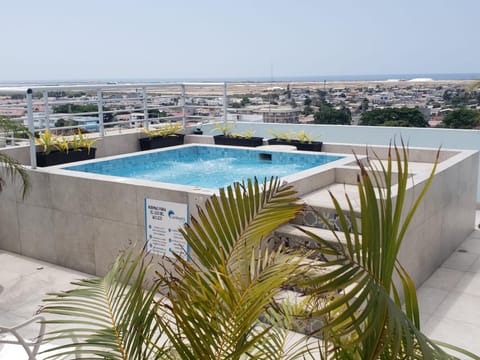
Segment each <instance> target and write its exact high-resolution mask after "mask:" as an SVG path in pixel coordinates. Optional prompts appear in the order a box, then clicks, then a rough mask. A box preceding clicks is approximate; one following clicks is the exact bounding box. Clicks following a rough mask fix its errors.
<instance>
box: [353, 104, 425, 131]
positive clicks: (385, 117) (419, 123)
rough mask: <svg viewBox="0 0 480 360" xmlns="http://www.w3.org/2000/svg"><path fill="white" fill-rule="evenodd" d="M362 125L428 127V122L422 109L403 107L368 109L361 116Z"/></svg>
mask: <svg viewBox="0 0 480 360" xmlns="http://www.w3.org/2000/svg"><path fill="white" fill-rule="evenodd" d="M360 125H368V126H403V127H428V122H427V121H426V120H425V118H424V117H423V114H422V113H421V112H420V110H418V109H414V108H407V107H402V108H398V109H396V108H386V109H375V110H371V111H366V112H364V113H362V115H361V117H360Z"/></svg>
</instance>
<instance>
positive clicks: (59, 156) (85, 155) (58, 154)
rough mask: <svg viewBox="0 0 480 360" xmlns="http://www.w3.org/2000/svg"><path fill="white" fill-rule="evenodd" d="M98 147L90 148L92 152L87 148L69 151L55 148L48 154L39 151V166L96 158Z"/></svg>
mask: <svg viewBox="0 0 480 360" xmlns="http://www.w3.org/2000/svg"><path fill="white" fill-rule="evenodd" d="M96 150H97V149H96V148H93V147H92V148H90V152H88V150H87V149H86V148H81V149H79V150H76V151H74V150H69V151H68V153H66V152H63V151H59V150H53V151H51V152H49V153H48V154H46V153H44V152H43V151H42V152H37V166H39V167H45V166H53V165H60V164H66V163H71V162H75V161H83V160H90V159H95V151H96Z"/></svg>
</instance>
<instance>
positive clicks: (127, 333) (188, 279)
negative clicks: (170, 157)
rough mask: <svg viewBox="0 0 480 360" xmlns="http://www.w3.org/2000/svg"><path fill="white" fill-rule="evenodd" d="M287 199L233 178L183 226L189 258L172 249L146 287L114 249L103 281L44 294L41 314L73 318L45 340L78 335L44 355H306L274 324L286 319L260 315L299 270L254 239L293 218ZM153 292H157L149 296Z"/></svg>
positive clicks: (287, 190)
mask: <svg viewBox="0 0 480 360" xmlns="http://www.w3.org/2000/svg"><path fill="white" fill-rule="evenodd" d="M295 202H296V198H295V196H294V191H293V190H292V188H291V186H288V185H280V182H279V180H278V179H275V180H271V181H270V182H265V183H264V184H263V186H261V185H260V184H259V183H258V182H257V181H254V182H252V181H248V182H247V183H246V184H239V183H237V184H234V185H233V186H231V187H228V188H227V189H226V190H220V194H219V196H213V197H212V198H211V199H210V200H209V201H207V202H206V204H205V207H204V209H202V208H199V209H198V219H196V218H193V217H192V218H191V223H190V225H186V226H185V228H184V230H183V231H182V233H183V235H184V237H185V239H186V240H187V242H188V244H189V246H190V248H191V249H192V251H193V253H194V254H193V256H192V258H191V259H190V261H184V260H182V258H181V257H177V258H176V259H175V261H173V270H172V271H167V270H165V272H164V273H158V279H159V281H158V282H156V283H155V285H153V286H151V287H150V288H149V289H148V291H147V292H146V293H143V292H142V282H143V280H144V275H145V273H146V272H147V266H146V264H145V261H144V260H143V259H144V255H143V254H140V255H138V256H137V257H136V258H135V261H133V262H132V261H130V257H131V255H128V257H127V258H126V259H125V258H124V257H125V256H122V257H120V259H119V260H118V261H117V263H116V265H115V267H114V268H113V269H112V271H111V272H110V273H109V274H108V275H107V276H106V277H105V278H104V279H94V280H85V281H81V282H79V283H76V284H75V285H77V286H78V288H77V289H74V290H71V291H67V292H62V293H58V294H51V296H50V297H49V298H48V299H47V300H46V302H47V305H46V306H45V307H44V309H43V313H47V314H54V315H61V316H68V315H70V316H72V318H71V319H69V320H67V322H69V323H71V325H72V326H70V327H68V328H66V329H63V330H59V331H54V332H52V333H50V335H49V337H47V341H48V340H50V341H51V340H53V339H57V338H58V336H61V337H62V338H68V337H73V338H76V339H79V341H76V342H72V343H70V344H67V345H66V346H64V347H61V348H57V349H53V350H52V354H56V353H57V352H58V351H62V353H63V354H77V353H79V349H78V346H80V348H81V353H82V354H84V355H88V356H91V357H93V358H95V356H99V357H97V358H102V356H107V354H108V358H109V359H155V358H162V359H163V358H172V359H227V358H228V359H241V358H244V357H245V356H248V355H249V354H250V355H251V356H253V357H255V358H259V359H260V358H263V359H288V358H295V357H297V356H299V354H301V353H305V352H306V351H308V349H307V348H306V347H305V346H301V347H300V346H297V347H295V346H294V347H295V349H292V348H286V347H285V346H284V343H285V341H286V338H287V335H288V332H287V331H286V330H285V329H284V327H278V326H274V324H276V323H277V322H281V323H282V325H284V326H285V322H286V321H288V319H287V320H285V318H283V317H282V318H280V316H278V314H276V313H275V312H270V313H269V314H268V320H269V324H264V323H261V322H260V321H259V318H260V317H261V316H262V315H265V314H266V309H267V308H270V307H271V305H273V303H274V297H275V295H277V294H278V293H279V292H280V291H281V286H282V285H283V284H284V283H285V282H286V281H291V279H292V278H294V277H298V276H299V275H300V272H301V271H303V270H302V266H301V265H300V260H299V258H298V257H294V256H291V255H289V254H284V253H282V252H279V251H270V250H269V249H268V248H267V247H263V246H262V244H263V243H264V241H265V240H266V238H267V237H268V235H269V234H271V233H272V231H273V230H275V229H276V228H277V227H278V226H280V225H282V224H283V223H285V222H287V221H289V220H291V219H293V218H294V217H295V215H296V213H297V212H298V211H299V210H300V209H301V207H302V206H301V205H300V204H296V203H295ZM137 273H138V275H137ZM126 283H130V286H126V285H125V284H126ZM157 290H160V292H161V293H162V294H164V296H160V297H159V299H158V301H153V295H154V294H155V293H156V292H157ZM73 317H76V318H73ZM64 322H65V319H62V318H58V319H54V320H51V321H49V322H48V323H50V324H62V323H64ZM83 324H86V325H87V328H85V327H84V326H83ZM287 325H288V324H287ZM160 339H162V341H160ZM163 339H167V341H164V340H163ZM305 341H307V338H306V337H300V339H299V340H297V341H294V343H305ZM292 350H293V351H292ZM144 354H148V356H144Z"/></svg>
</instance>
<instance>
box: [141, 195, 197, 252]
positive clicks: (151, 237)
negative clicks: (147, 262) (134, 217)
mask: <svg viewBox="0 0 480 360" xmlns="http://www.w3.org/2000/svg"><path fill="white" fill-rule="evenodd" d="M187 216H188V205H187V204H181V203H174V202H170V201H163V200H154V199H147V198H145V236H146V241H147V250H148V251H149V252H152V253H153V254H157V255H161V256H169V257H173V254H174V253H175V254H177V255H179V256H180V257H182V258H183V259H185V260H188V254H189V248H188V245H187V242H186V241H185V239H184V238H183V236H182V234H181V233H180V231H179V229H180V228H181V227H183V225H184V224H185V223H186V222H187Z"/></svg>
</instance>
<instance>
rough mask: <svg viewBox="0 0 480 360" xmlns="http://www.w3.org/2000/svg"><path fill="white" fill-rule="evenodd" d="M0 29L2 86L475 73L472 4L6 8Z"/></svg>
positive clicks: (478, 4)
mask: <svg viewBox="0 0 480 360" xmlns="http://www.w3.org/2000/svg"><path fill="white" fill-rule="evenodd" d="M0 24H1V28H2V37H1V45H0V48H1V52H0V54H1V55H0V82H1V81H15V80H42V79H43V80H48V79H58V80H68V79H125V78H143V79H153V78H157V79H158V78H167V79H168V78H215V79H222V78H238V77H243V78H254V77H267V78H269V77H271V76H272V75H273V77H274V78H275V77H282V76H309V75H316V76H319V75H348V74H402V73H470V72H476V73H480V45H479V44H480V40H479V39H480V38H479V35H480V1H479V0H455V1H452V0H397V1H393V0H362V1H360V0H343V1H339V0H329V1H324V0H298V1H292V0H289V1H283V0H255V1H253V0H242V1H230V0H218V1H213V0H195V1H194V0H171V1H164V0H156V1H155V0H128V1H124V0H116V1H113V0H82V1H69V0H58V1H57V0H40V1H39V0H24V1H6V0H5V1H2V2H1V5H0Z"/></svg>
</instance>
